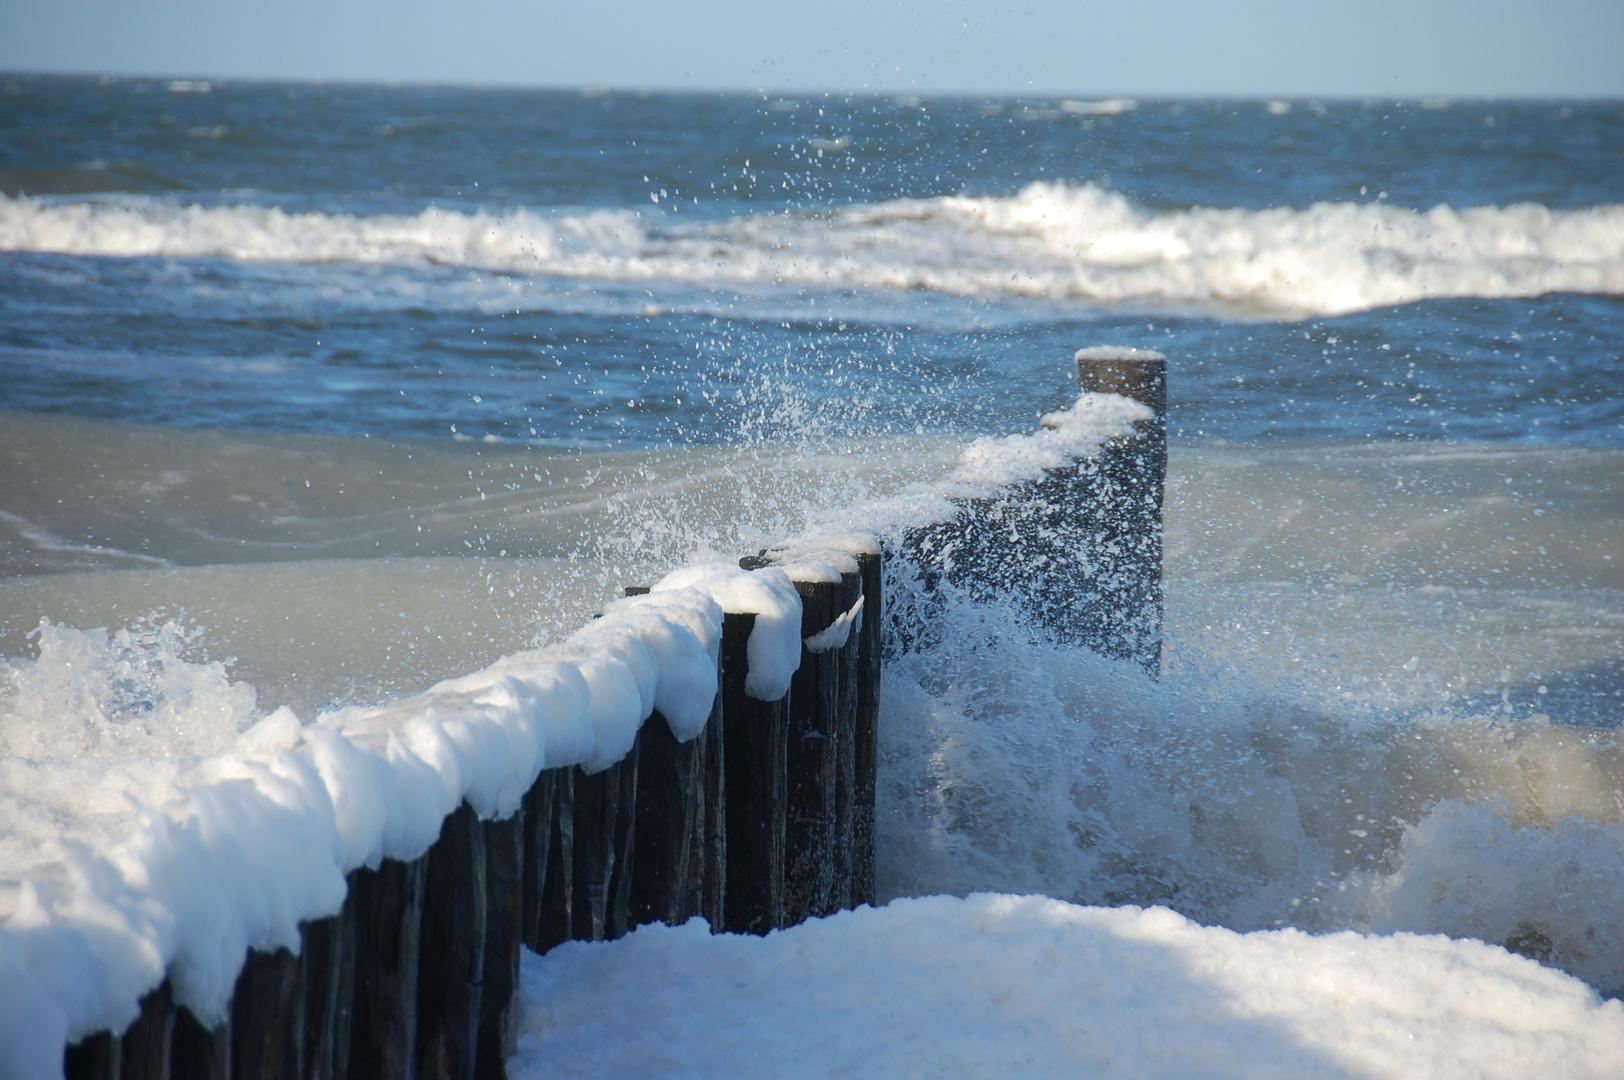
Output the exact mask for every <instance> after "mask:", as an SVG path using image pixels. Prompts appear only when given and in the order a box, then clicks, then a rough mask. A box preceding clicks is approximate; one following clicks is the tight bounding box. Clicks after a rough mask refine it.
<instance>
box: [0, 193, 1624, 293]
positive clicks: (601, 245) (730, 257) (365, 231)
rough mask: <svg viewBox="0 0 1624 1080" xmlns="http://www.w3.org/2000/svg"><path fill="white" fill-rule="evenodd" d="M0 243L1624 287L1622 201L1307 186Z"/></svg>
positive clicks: (327, 256) (847, 269) (776, 278)
mask: <svg viewBox="0 0 1624 1080" xmlns="http://www.w3.org/2000/svg"><path fill="white" fill-rule="evenodd" d="M0 250H6V251H32V252H57V253H64V254H74V255H103V256H177V257H199V258H228V259H237V260H244V261H278V262H358V263H384V264H406V265H411V264H440V265H450V266H467V267H473V268H480V269H485V270H494V271H502V272H517V273H536V274H545V275H553V276H561V277H571V278H583V279H601V280H612V281H623V282H624V281H635V282H674V283H685V284H690V285H700V286H708V287H722V288H726V287H741V286H749V287H757V286H765V287H772V286H787V287H793V288H808V287H811V288H818V289H847V290H855V289H898V290H926V291H932V292H938V293H943V294H949V295H954V296H963V297H971V298H987V299H997V298H1030V299H1045V300H1058V301H1074V302H1078V301H1080V302H1085V303H1093V304H1106V305H1124V306H1133V307H1152V308H1156V307H1176V308H1189V307H1195V308H1209V309H1217V310H1218V311H1220V312H1223V313H1229V314H1241V315H1246V314H1256V315H1269V316H1284V317H1300V316H1307V315H1316V314H1317V315H1334V314H1344V313H1348V312H1353V311H1360V310H1366V309H1370V308H1376V307H1384V306H1390V305H1396V304H1404V303H1411V302H1415V301H1418V300H1425V299H1430V298H1436V297H1466V296H1473V297H1484V298H1510V297H1530V296H1538V295H1542V294H1545V293H1550V292H1586V293H1598V294H1606V295H1624V205H1606V206H1595V207H1589V208H1584V209H1578V210H1567V211H1562V210H1551V209H1549V208H1547V207H1544V206H1541V205H1538V204H1520V205H1515V206H1507V207H1494V206H1479V207H1470V208H1466V209H1461V210H1456V209H1453V208H1451V207H1449V206H1446V205H1440V206H1435V207H1433V208H1432V209H1430V210H1415V209H1407V208H1404V207H1398V206H1391V205H1387V204H1384V203H1345V202H1344V203H1316V204H1314V205H1313V206H1310V207H1307V208H1306V209H1292V208H1285V207H1282V208H1274V209H1267V210H1243V209H1217V208H1202V207H1197V208H1194V209H1189V210H1179V211H1171V212H1163V213H1153V212H1150V211H1147V210H1145V209H1143V208H1141V207H1139V206H1136V205H1135V204H1134V203H1132V202H1131V201H1130V200H1128V199H1127V198H1125V197H1123V196H1122V195H1119V194H1116V193H1114V192H1110V191H1106V190H1103V189H1101V188H1097V187H1094V186H1092V185H1083V186H1080V187H1075V186H1068V185H1064V184H1051V183H1034V184H1030V185H1028V186H1027V187H1025V188H1024V189H1022V190H1021V191H1020V192H1019V193H1017V194H1015V195H1012V196H995V197H994V196H989V197H968V196H947V197H940V198H931V199H902V200H893V201H889V202H883V203H876V204H871V205H866V206H857V207H851V208H848V209H844V210H838V211H832V212H826V213H816V214H813V213H803V214H778V213H768V214H757V215H751V216H744V217H736V218H733V219H730V220H727V221H723V222H716V223H708V224H694V225H689V224H683V223H677V222H675V221H673V220H671V219H668V218H665V217H664V216H663V215H661V216H659V217H645V216H643V214H642V213H641V212H638V211H632V210H596V211H589V212H584V213H575V214H563V213H559V214H549V213H541V212H536V211H530V210H524V209H519V210H515V211H512V212H510V213H502V214H497V213H491V212H487V211H477V212H474V213H463V212H458V211H451V210H443V209H439V208H435V207H430V208H428V209H425V210H424V211H422V212H421V213H419V214H416V215H411V216H404V215H377V216H370V217H357V216H351V215H343V214H338V215H334V214H323V213H287V212H285V211H283V210H281V209H279V208H276V207H263V206H250V205H238V206H222V207H204V206H199V205H181V204H180V203H178V202H175V201H172V200H164V199H153V198H125V199H117V200H97V201H81V202H67V201H56V200H49V199H33V198H18V199H10V198H3V197H0Z"/></svg>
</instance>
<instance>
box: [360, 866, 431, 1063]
mask: <svg viewBox="0 0 1624 1080" xmlns="http://www.w3.org/2000/svg"><path fill="white" fill-rule="evenodd" d="M427 873H428V856H427V855H425V856H423V857H421V858H418V859H414V860H412V861H411V862H409V863H405V862H399V861H397V860H395V859H385V860H384V861H383V864H382V865H381V866H379V867H378V869H377V870H365V869H363V870H357V871H355V872H354V873H353V874H351V875H350V901H351V903H352V904H353V905H354V908H355V995H354V998H353V1003H352V1006H351V1010H350V1070H349V1072H350V1076H351V1077H353V1078H354V1080H413V1077H414V1065H415V1060H414V1058H415V1051H416V1047H417V975H418V958H419V955H420V953H421V946H422V928H423V886H424V882H425V880H426V877H427Z"/></svg>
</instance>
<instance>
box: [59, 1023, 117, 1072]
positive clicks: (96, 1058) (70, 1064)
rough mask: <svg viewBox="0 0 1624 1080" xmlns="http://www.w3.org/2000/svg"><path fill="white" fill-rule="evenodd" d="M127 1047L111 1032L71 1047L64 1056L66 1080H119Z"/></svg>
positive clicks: (97, 1035) (84, 1040)
mask: <svg viewBox="0 0 1624 1080" xmlns="http://www.w3.org/2000/svg"><path fill="white" fill-rule="evenodd" d="M123 1053H124V1047H123V1045H122V1044H121V1041H120V1039H119V1037H118V1036H117V1035H114V1034H113V1033H112V1032H111V1031H98V1032H96V1033H95V1034H94V1035H86V1036H85V1037H84V1038H83V1039H80V1040H79V1041H78V1042H76V1043H71V1044H69V1045H68V1047H67V1049H65V1050H64V1051H63V1052H62V1075H63V1076H64V1077H65V1078H66V1080H119V1067H120V1064H121V1059H122V1057H123Z"/></svg>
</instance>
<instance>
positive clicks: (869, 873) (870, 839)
mask: <svg viewBox="0 0 1624 1080" xmlns="http://www.w3.org/2000/svg"><path fill="white" fill-rule="evenodd" d="M857 565H858V572H859V574H860V575H861V576H862V579H863V625H862V626H861V627H860V628H859V629H858V632H857V633H856V635H854V636H855V637H856V638H857V673H856V679H857V711H856V714H855V716H854V718H853V721H854V725H855V732H854V735H853V738H852V772H853V791H852V886H851V902H852V905H853V906H856V905H858V904H873V903H876V902H877V901H878V897H877V895H876V889H875V879H874V827H875V818H874V798H875V789H876V786H877V778H878V771H879V760H880V753H879V734H880V724H879V719H880V650H881V637H882V632H883V629H884V623H883V620H884V618H885V597H884V584H883V582H884V573H885V564H884V560H883V558H882V557H881V556H880V555H859V556H858V557H857Z"/></svg>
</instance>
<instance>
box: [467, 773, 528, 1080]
mask: <svg viewBox="0 0 1624 1080" xmlns="http://www.w3.org/2000/svg"><path fill="white" fill-rule="evenodd" d="M484 829H485V964H484V981H483V983H482V984H481V986H480V995H479V1036H478V1039H477V1049H476V1052H475V1056H474V1076H475V1077H476V1080H503V1078H505V1077H506V1076H507V1059H508V1058H509V1057H511V1056H512V1055H513V1052H514V1050H516V1049H517V1048H518V1042H519V955H520V949H521V946H522V942H521V940H520V938H521V934H522V930H523V926H522V920H523V917H524V853H525V846H524V845H525V818H524V807H523V805H522V804H521V806H520V808H519V809H518V811H516V812H515V813H514V814H513V815H512V816H510V817H507V818H504V819H502V820H500V821H487V822H485V823H484Z"/></svg>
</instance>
